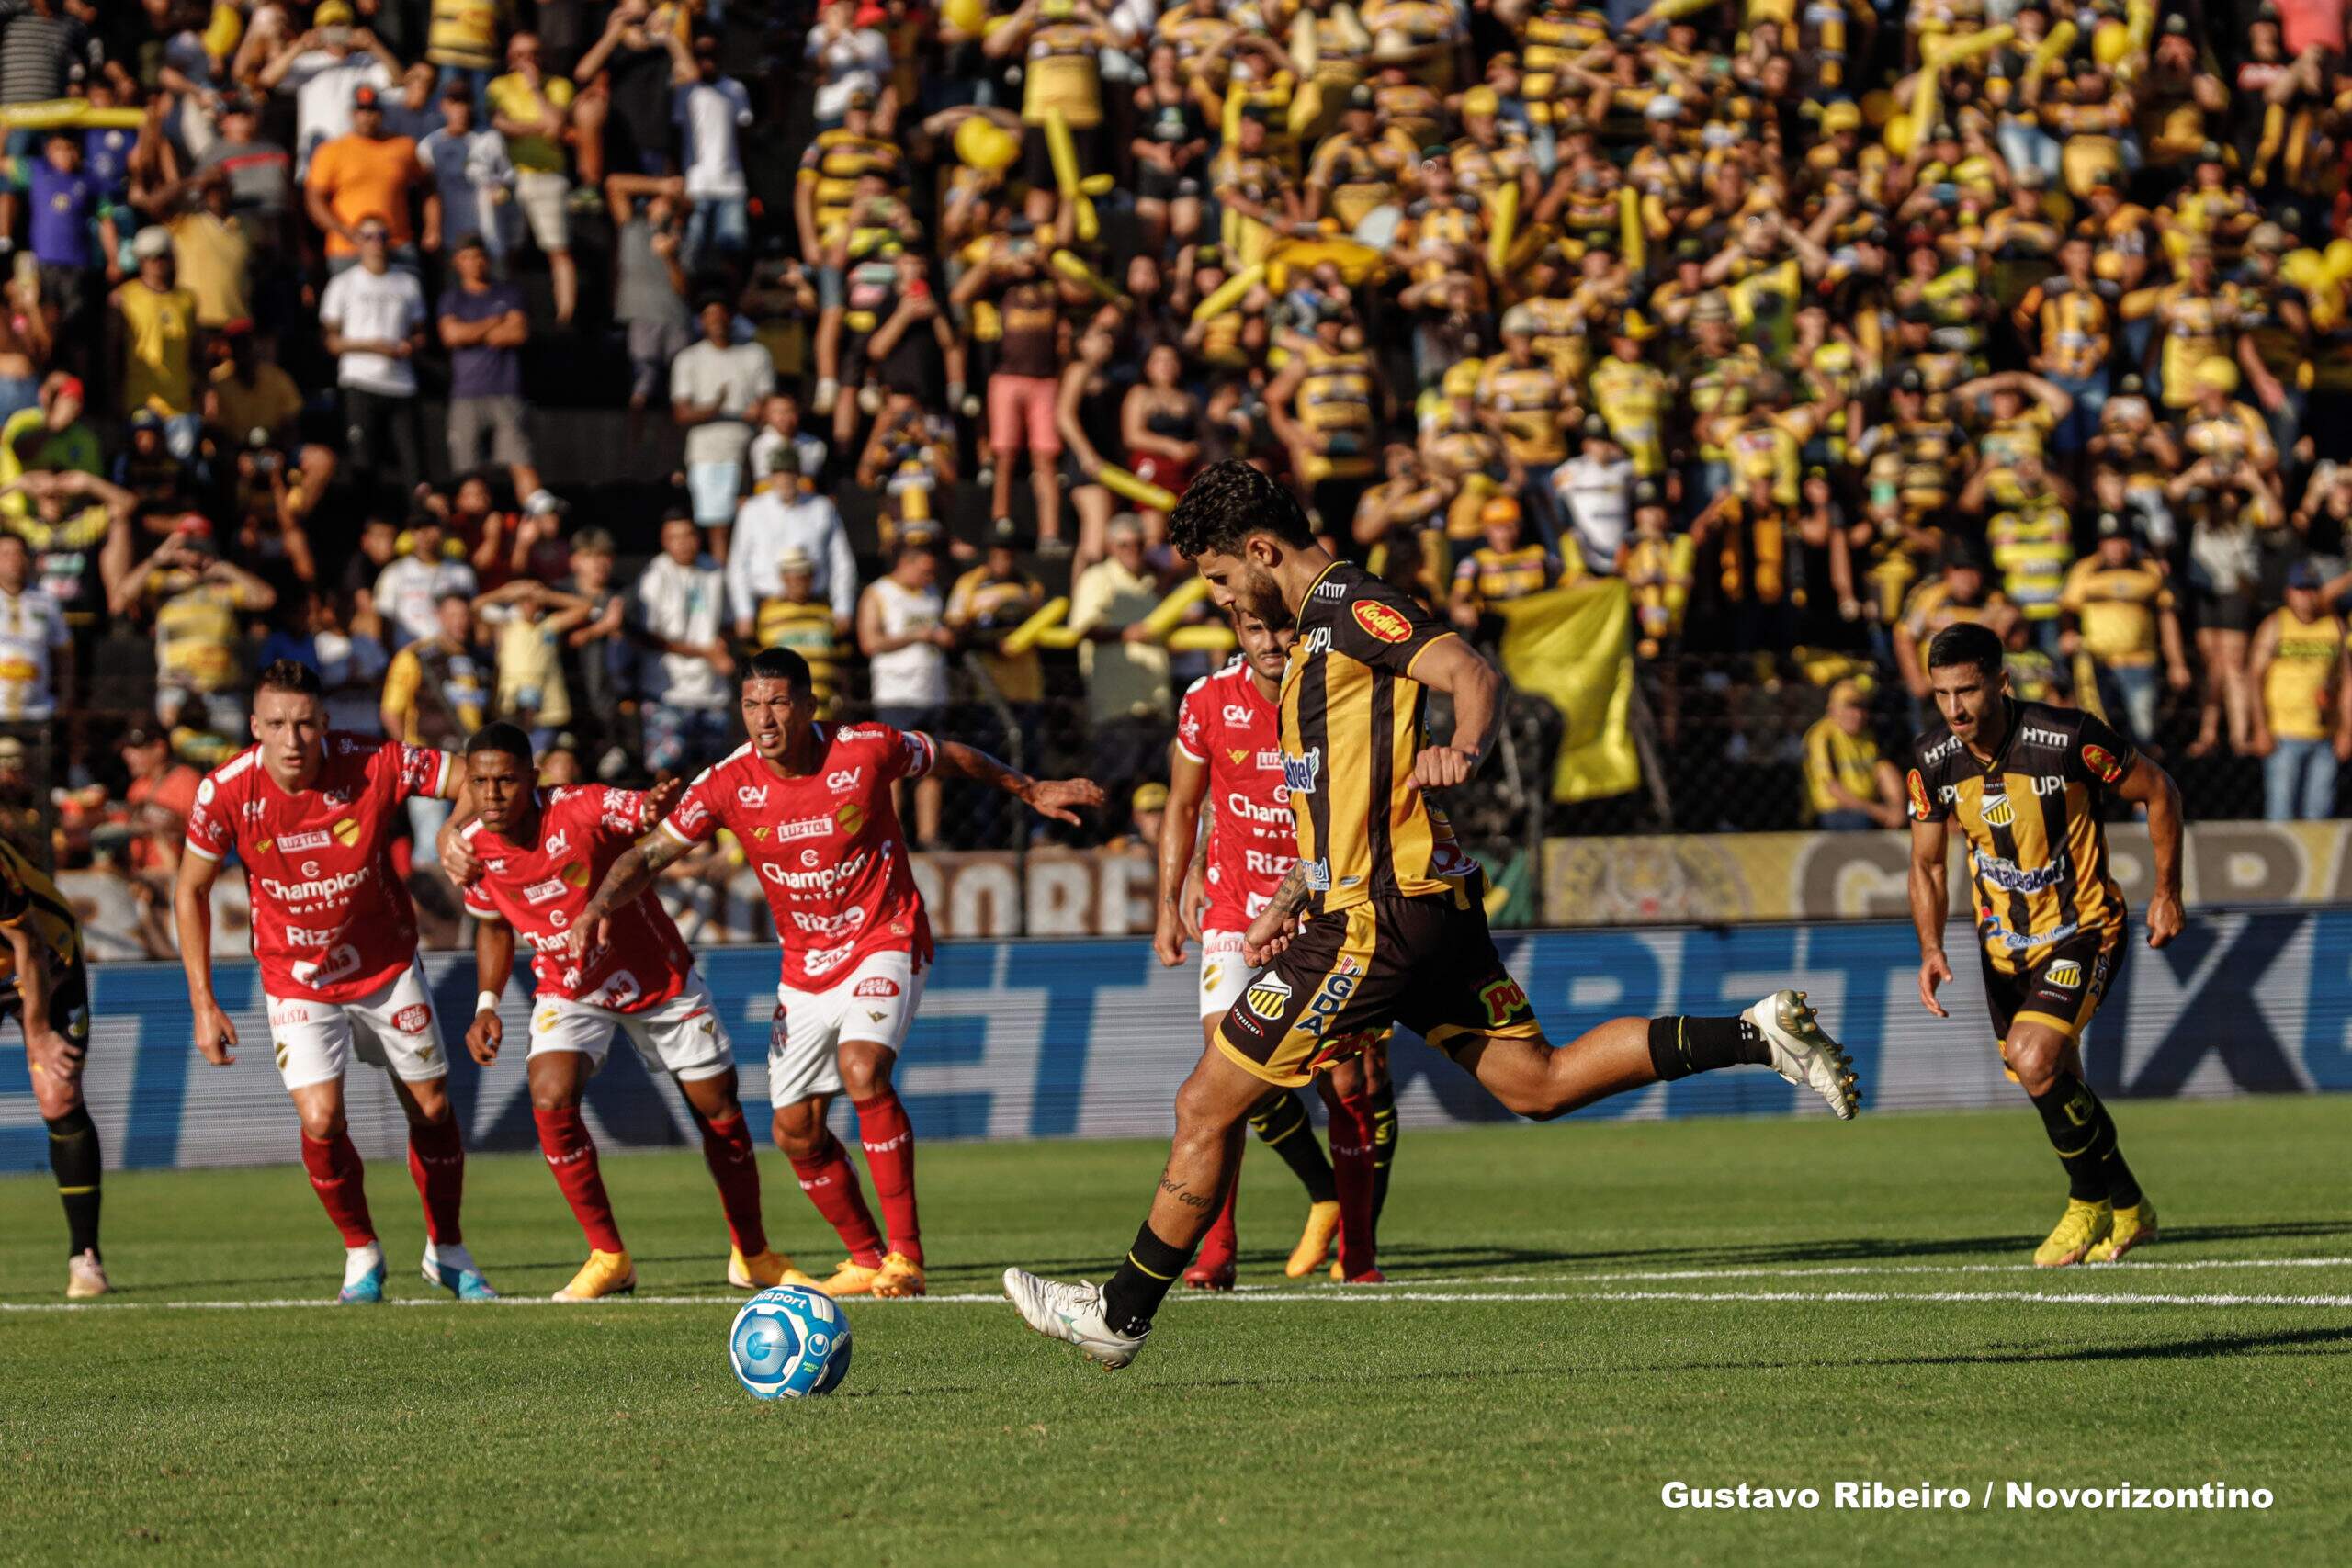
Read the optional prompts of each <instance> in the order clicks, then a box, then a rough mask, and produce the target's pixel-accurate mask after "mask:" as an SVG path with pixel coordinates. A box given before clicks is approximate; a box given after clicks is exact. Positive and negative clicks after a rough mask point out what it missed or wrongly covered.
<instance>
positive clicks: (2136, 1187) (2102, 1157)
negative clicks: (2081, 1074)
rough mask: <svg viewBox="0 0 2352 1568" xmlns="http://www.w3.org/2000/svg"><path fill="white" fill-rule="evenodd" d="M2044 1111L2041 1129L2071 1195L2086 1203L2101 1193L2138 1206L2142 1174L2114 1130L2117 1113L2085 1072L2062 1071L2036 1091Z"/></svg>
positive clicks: (2118, 1204)
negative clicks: (2133, 1167)
mask: <svg viewBox="0 0 2352 1568" xmlns="http://www.w3.org/2000/svg"><path fill="white" fill-rule="evenodd" d="M2033 1108H2034V1109H2035V1110H2036V1111H2041V1127H2042V1131H2043V1132H2045V1133H2047V1134H2049V1135H2050V1146H2051V1147H2052V1148H2053V1149H2055V1150H2057V1151H2058V1162H2059V1164H2061V1165H2063V1166H2064V1167H2065V1168H2066V1195H2067V1196H2068V1197H2070V1198H2075V1199H2079V1200H2080V1201H2083V1202H2086V1203H2096V1202H2098V1201H2099V1200H2101V1199H2105V1200H2107V1201H2109V1202H2111V1203H2113V1204H2114V1205H2115V1206H2116V1207H2117V1208H2119V1209H2131V1208H2137V1207H2138V1206H2139V1203H2140V1180H2139V1178H2137V1177H2135V1176H2133V1175H2132V1174H2131V1167H2130V1166H2128V1165H2126V1164H2124V1163H2123V1153H2122V1150H2121V1149H2120V1147H2118V1145H2117V1143H2116V1136H2115V1118H2113V1117H2112V1116H2109V1114H2108V1113H2107V1107H2106V1106H2105V1105H2104V1104H2102V1103H2101V1102H2100V1100H2099V1098H2098V1095H2096V1094H2093V1093H2092V1092H2091V1086H2090V1085H2088V1084H2086V1083H2085V1082H2083V1081H2082V1080H2081V1079H2080V1078H2075V1077H2061V1078H2060V1079H2059V1080H2058V1081H2057V1082H2056V1083H2054V1084H2052V1085H2051V1086H2050V1087H2049V1088H2048V1089H2044V1090H2043V1091H2042V1092H2041V1093H2040V1094H2037V1095H2035V1096H2034V1097H2033Z"/></svg>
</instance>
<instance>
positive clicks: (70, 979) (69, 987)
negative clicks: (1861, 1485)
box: [0, 951, 90, 1048]
mask: <svg viewBox="0 0 2352 1568" xmlns="http://www.w3.org/2000/svg"><path fill="white" fill-rule="evenodd" d="M24 1011H25V1001H24V998H22V997H20V996H18V995H17V987H16V983H15V982H14V981H13V980H0V1019H12V1018H22V1017H23V1016H24ZM49 1023H50V1027H51V1028H52V1029H54V1030H56V1031H57V1032H58V1033H60V1034H62V1035H63V1036H65V1038H66V1039H68V1040H70V1041H72V1042H73V1043H74V1045H75V1047H76V1048H79V1047H81V1046H85V1045H87V1044H88V1043H90V971H89V968H88V966H87V965H86V964H85V963H84V962H83V958H82V954H81V953H79V952H78V951H77V952H75V953H74V954H73V955H72V956H71V957H69V958H68V959H67V960H66V961H65V964H64V967H63V968H62V969H61V970H56V971H53V972H52V973H51V976H50V981H49Z"/></svg>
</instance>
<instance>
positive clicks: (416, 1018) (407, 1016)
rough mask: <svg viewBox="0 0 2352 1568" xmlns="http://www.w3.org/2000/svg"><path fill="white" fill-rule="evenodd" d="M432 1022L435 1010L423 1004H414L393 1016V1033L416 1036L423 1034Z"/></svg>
mask: <svg viewBox="0 0 2352 1568" xmlns="http://www.w3.org/2000/svg"><path fill="white" fill-rule="evenodd" d="M432 1021H433V1010H432V1009H431V1008H429V1007H427V1006H425V1005H424V1003H423V1002H412V1003H410V1004H409V1005H408V1006H407V1007H404V1008H402V1009H401V1010H400V1011H398V1012H396V1013H394V1014H392V1032H394V1033H395V1034H415V1033H417V1032H421V1031H422V1030H423V1029H424V1026H425V1025H426V1024H428V1023H431V1022H432Z"/></svg>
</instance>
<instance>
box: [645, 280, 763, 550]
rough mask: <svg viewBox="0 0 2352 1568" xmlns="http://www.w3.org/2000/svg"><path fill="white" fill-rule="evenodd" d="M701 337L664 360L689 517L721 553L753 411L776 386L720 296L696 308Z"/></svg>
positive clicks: (739, 488)
mask: <svg viewBox="0 0 2352 1568" xmlns="http://www.w3.org/2000/svg"><path fill="white" fill-rule="evenodd" d="M696 314H697V316H698V317H699V319H700V320H701V322H702V334H703V335H702V340H701V341H700V342H698V343H695V344H693V345H691V346H690V347H688V348H687V349H686V350H685V351H684V353H682V354H680V355H678V357H677V358H676V359H675V360H674V361H673V362H672V364H671V366H670V412H671V417H672V418H673V420H675V421H676V422H677V424H678V426H679V428H680V429H682V430H684V432H685V433H686V490H687V492H688V493H689V494H690V495H691V496H692V497H693V498H694V521H695V525H697V526H699V527H704V528H708V529H710V530H711V533H712V538H713V540H714V542H715V544H716V546H717V547H718V551H719V552H720V553H722V554H723V553H724V551H725V549H726V540H727V533H728V530H729V528H730V527H732V526H733V525H734V522H735V502H736V497H738V496H739V495H741V493H742V491H743V455H744V453H745V452H746V451H748V450H749V449H750V447H751V445H752V427H751V424H750V423H749V422H750V419H751V415H752V410H753V409H754V408H755V407H757V406H758V404H759V403H760V401H761V400H763V399H764V398H766V397H767V395H768V394H769V393H770V392H771V391H773V390H775V361H774V360H772V359H770V358H769V357H768V352H767V350H766V349H763V348H762V347H761V346H760V345H759V344H755V343H737V342H736V341H735V339H734V333H735V312H734V311H733V310H729V308H728V305H727V301H726V300H724V299H717V298H712V299H705V300H704V301H703V302H702V304H701V306H700V307H699V308H698V310H697V311H696Z"/></svg>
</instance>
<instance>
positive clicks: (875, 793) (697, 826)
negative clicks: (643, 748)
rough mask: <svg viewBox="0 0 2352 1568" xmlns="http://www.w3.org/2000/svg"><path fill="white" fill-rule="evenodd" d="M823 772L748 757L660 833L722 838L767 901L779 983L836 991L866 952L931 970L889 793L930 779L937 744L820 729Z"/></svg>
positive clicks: (722, 772)
mask: <svg viewBox="0 0 2352 1568" xmlns="http://www.w3.org/2000/svg"><path fill="white" fill-rule="evenodd" d="M817 750H818V762H817V767H816V771H815V772H813V773H809V774H807V775H805V776H803V777H800V778H791V779H787V778H779V777H777V776H776V774H775V772H774V771H772V770H771V769H770V768H769V767H768V765H767V764H766V763H765V762H763V761H760V758H759V754H758V753H757V752H755V751H753V750H752V748H751V747H749V746H744V747H741V748H740V749H739V750H737V751H736V752H735V754H734V755H733V756H731V757H729V758H728V759H727V760H726V761H723V762H720V763H718V765H717V766H715V767H710V768H706V769H705V770H703V773H702V775H701V776H700V777H699V778H697V779H695V782H694V784H692V785H691V786H690V787H689V788H688V789H687V790H686V793H685V795H684V797H682V798H681V799H680V800H679V802H678V808H677V809H676V810H675V811H673V812H672V813H670V815H669V817H668V818H667V819H666V820H664V821H663V822H662V831H664V832H666V833H669V834H671V835H672V836H673V837H674V838H676V839H677V840H679V841H680V842H682V843H688V844H699V843H703V842H705V841H707V840H709V838H710V837H711V836H712V835H713V834H715V833H717V832H718V829H721V828H724V829H727V830H728V831H729V832H730V833H732V834H734V835H735V839H736V841H737V842H738V843H740V844H741V845H742V847H743V855H744V858H745V859H746V860H748V861H749V862H750V863H751V865H752V870H754V871H756V872H758V873H759V874H760V886H762V887H763V888H765V889H766V890H767V896H768V908H769V909H770V910H772V911H774V913H775V935H776V941H777V942H780V943H782V944H783V947H784V984H785V985H786V987H789V988H791V989H793V990H796V991H822V990H826V989H829V988H830V987H831V986H832V985H833V984H834V983H835V982H836V981H838V980H839V979H840V978H841V976H844V975H846V974H848V973H849V972H850V970H851V969H853V968H854V967H855V966H856V962H857V960H859V959H862V958H864V957H865V955H866V954H868V953H912V954H913V955H914V961H915V966H916V967H917V968H918V969H920V968H922V966H923V965H924V964H928V963H930V962H931V921H930V919H929V918H928V917H927V916H926V915H925V914H924V913H923V908H922V894H920V893H918V892H916V891H915V882H914V876H913V874H912V873H911V872H910V870H909V869H908V866H907V843H906V835H905V834H903V833H902V832H900V831H899V814H898V811H897V809H896V808H895V807H892V805H891V804H890V785H891V784H893V783H895V782H896V781H898V780H899V779H919V778H921V777H922V776H923V775H924V774H925V773H929V772H931V765H932V761H933V757H934V755H935V754H936V753H935V751H934V750H933V746H932V742H931V737H930V736H928V735H924V734H922V733H920V732H918V731H913V730H903V731H902V730H897V729H893V728H890V727H889V726H888V725H887V724H860V725H854V726H852V727H849V728H843V727H842V726H839V725H832V724H820V725H819V726H817Z"/></svg>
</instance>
